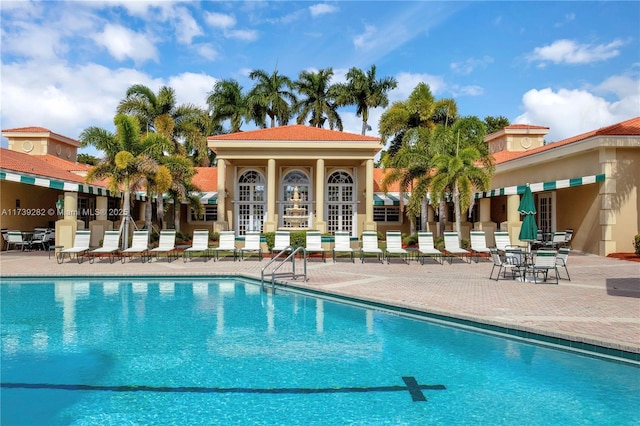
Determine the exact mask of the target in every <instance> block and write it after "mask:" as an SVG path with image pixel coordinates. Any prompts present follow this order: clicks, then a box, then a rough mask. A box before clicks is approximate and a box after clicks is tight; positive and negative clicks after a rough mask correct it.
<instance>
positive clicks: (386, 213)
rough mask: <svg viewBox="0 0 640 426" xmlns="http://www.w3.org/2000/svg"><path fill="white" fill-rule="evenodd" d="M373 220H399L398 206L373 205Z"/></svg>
mask: <svg viewBox="0 0 640 426" xmlns="http://www.w3.org/2000/svg"><path fill="white" fill-rule="evenodd" d="M373 220H375V221H376V222H400V206H374V207H373Z"/></svg>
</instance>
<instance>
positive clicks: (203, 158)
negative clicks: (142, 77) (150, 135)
mask: <svg viewBox="0 0 640 426" xmlns="http://www.w3.org/2000/svg"><path fill="white" fill-rule="evenodd" d="M117 112H118V113H121V114H131V115H134V116H136V117H138V120H140V125H141V126H142V129H143V131H145V132H153V131H156V132H157V131H159V129H158V128H156V124H157V123H167V122H168V120H162V119H161V120H160V121H158V120H157V119H158V118H159V117H166V118H171V120H172V121H173V124H172V130H173V131H172V132H171V140H172V141H173V143H174V147H173V149H172V150H171V152H170V153H171V154H173V153H177V154H183V155H184V154H186V149H185V146H183V145H182V144H181V141H183V140H184V141H185V145H186V146H189V147H191V148H192V149H195V150H196V151H197V153H198V157H197V160H198V162H199V164H200V165H202V166H207V165H208V156H207V151H208V148H207V139H206V135H205V134H203V133H201V132H198V131H197V130H198V129H199V128H200V127H199V126H198V125H194V123H199V122H201V121H202V120H204V119H205V117H207V113H206V111H203V110H202V109H201V108H198V107H197V106H195V105H192V104H183V105H176V95H175V91H174V90H173V89H172V88H171V87H167V86H162V87H161V88H160V89H159V90H158V94H155V93H154V92H153V91H152V90H151V89H150V88H148V87H147V86H145V85H142V84H134V85H133V86H131V87H129V88H128V89H127V93H126V98H125V99H123V100H121V101H120V103H119V104H118V108H117Z"/></svg>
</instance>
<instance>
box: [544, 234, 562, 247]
mask: <svg viewBox="0 0 640 426" xmlns="http://www.w3.org/2000/svg"><path fill="white" fill-rule="evenodd" d="M565 240H566V232H565V231H557V232H554V233H553V238H552V239H551V241H549V242H548V243H547V244H545V246H546V247H547V248H548V247H551V248H554V249H557V248H558V247H562V246H564V244H565Z"/></svg>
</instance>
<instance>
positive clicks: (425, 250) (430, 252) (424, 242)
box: [418, 232, 443, 265]
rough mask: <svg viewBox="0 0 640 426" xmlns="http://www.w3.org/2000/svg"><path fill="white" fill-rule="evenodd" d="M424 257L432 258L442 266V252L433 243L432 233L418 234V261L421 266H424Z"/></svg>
mask: <svg viewBox="0 0 640 426" xmlns="http://www.w3.org/2000/svg"><path fill="white" fill-rule="evenodd" d="M425 257H432V258H434V259H435V261H436V262H438V263H439V264H441V265H442V264H443V258H442V252H441V251H440V250H438V249H437V248H435V246H434V243H433V232H418V260H419V261H420V264H421V265H424V258H425Z"/></svg>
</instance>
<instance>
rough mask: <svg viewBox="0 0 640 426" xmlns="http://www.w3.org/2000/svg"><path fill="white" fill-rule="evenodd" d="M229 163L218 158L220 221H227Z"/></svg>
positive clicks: (218, 208)
mask: <svg viewBox="0 0 640 426" xmlns="http://www.w3.org/2000/svg"><path fill="white" fill-rule="evenodd" d="M226 188H227V163H226V162H225V161H224V160H223V159H221V158H219V159H218V188H217V190H218V204H217V210H218V222H225V221H226V218H225V211H226V210H225V207H226V204H227V193H226V191H225V189H226Z"/></svg>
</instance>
